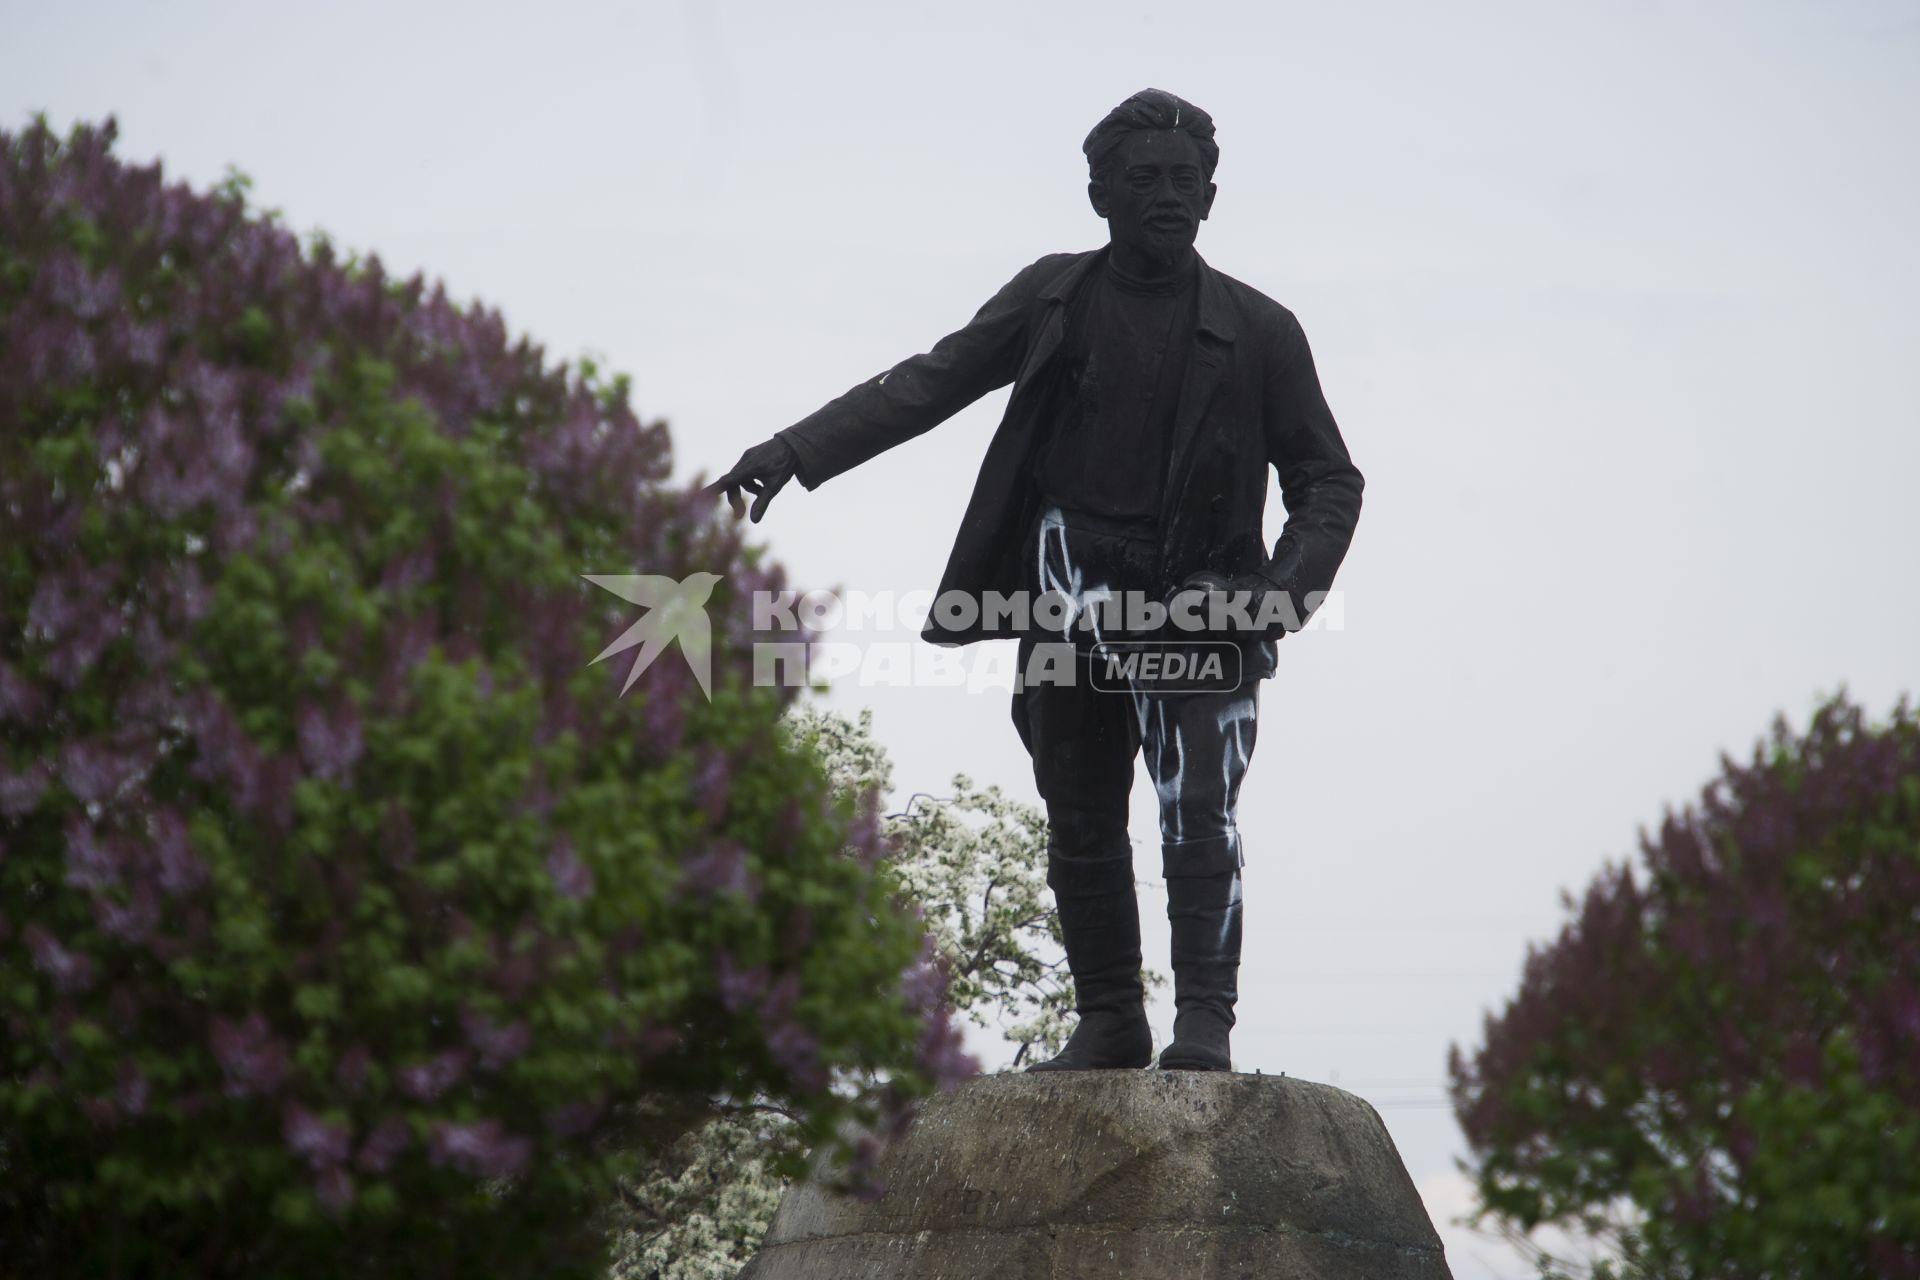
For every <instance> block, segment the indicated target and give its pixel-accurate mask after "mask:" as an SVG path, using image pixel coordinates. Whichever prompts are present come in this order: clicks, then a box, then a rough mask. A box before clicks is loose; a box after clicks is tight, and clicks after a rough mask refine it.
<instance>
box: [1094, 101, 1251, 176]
mask: <svg viewBox="0 0 1920 1280" xmlns="http://www.w3.org/2000/svg"><path fill="white" fill-rule="evenodd" d="M1176 129H1177V130H1179V131H1181V132H1183V133H1186V134H1189V135H1191V136H1192V137H1193V140H1194V141H1195V142H1198V143H1199V144H1200V162H1201V164H1202V165H1203V166H1205V168H1206V176H1207V178H1208V179H1209V180H1211V179H1212V178H1213V169H1214V166H1215V165H1217V164H1219V163H1220V146H1219V144H1218V143H1216V142H1215V141H1214V140H1213V117H1212V116H1210V115H1208V114H1207V113H1206V112H1204V111H1202V110H1201V109H1200V108H1198V107H1196V106H1194V105H1193V104H1192V103H1191V102H1188V101H1187V100H1186V99H1184V98H1176V97H1175V96H1174V95H1173V94H1171V93H1168V92H1167V91H1166V90H1165V89H1142V90H1141V91H1140V92H1138V93H1136V94H1134V95H1133V96H1132V97H1131V98H1128V99H1127V100H1126V101H1125V102H1123V103H1121V104H1120V105H1119V106H1117V107H1115V108H1114V109H1113V110H1111V111H1109V112H1107V115H1106V118H1105V119H1104V120H1102V121H1101V122H1100V123H1099V124H1097V125H1095V126H1093V132H1092V133H1089V134H1088V135H1087V140H1086V141H1085V142H1083V143H1081V144H1080V150H1082V151H1084V152H1085V153H1086V156H1087V173H1088V175H1089V176H1091V177H1093V178H1095V179H1098V178H1099V177H1100V176H1101V172H1102V171H1103V170H1104V169H1105V168H1106V167H1107V162H1108V161H1110V160H1111V159H1112V158H1113V153H1114V152H1115V151H1116V150H1117V149H1118V148H1119V146H1120V143H1121V141H1122V140H1123V139H1125V138H1126V136H1127V135H1128V134H1130V133H1139V132H1142V131H1152V132H1159V133H1170V132H1172V131H1174V130H1176Z"/></svg>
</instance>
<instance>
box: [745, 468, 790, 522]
mask: <svg viewBox="0 0 1920 1280" xmlns="http://www.w3.org/2000/svg"><path fill="white" fill-rule="evenodd" d="M786 483H787V482H786V481H785V480H779V479H775V480H769V481H767V482H765V483H764V484H763V485H762V486H761V488H760V496H759V498H757V499H756V500H755V501H754V504H753V522H754V523H755V524H759V523H760V517H761V516H763V515H765V514H767V504H768V503H770V502H772V501H773V495H774V494H776V493H778V492H780V490H781V489H782V488H783V487H785V485H786Z"/></svg>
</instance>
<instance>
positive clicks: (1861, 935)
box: [1450, 694, 1920, 1280]
mask: <svg viewBox="0 0 1920 1280" xmlns="http://www.w3.org/2000/svg"><path fill="white" fill-rule="evenodd" d="M1641 852H1642V857H1643V860H1644V867H1643V869H1642V870H1641V872H1640V873H1639V874H1638V875H1636V874H1635V872H1634V871H1633V869H1631V868H1630V867H1627V866H1625V865H1621V866H1617V867H1609V868H1608V869H1607V870H1606V871H1605V872H1603V873H1602V874H1601V875H1600V876H1599V877H1598V879H1596V881H1595V882H1594V883H1593V885H1592V886H1591V887H1590V888H1589V889H1588V890H1587V893H1586V897H1585V900H1584V901H1583V902H1582V903H1580V904H1579V906H1578V910H1577V914H1576V916H1575V918H1574V919H1573V920H1572V921H1571V922H1570V923H1569V924H1568V925H1567V926H1566V927H1565V929H1564V930H1563V931H1562V932H1561V935H1560V937H1559V939H1558V940H1557V941H1556V942H1554V943H1553V944H1552V945H1551V946H1547V947H1539V948H1535V949H1533V950H1532V951H1531V952H1530V954H1529V956H1528V959H1527V965H1526V972H1525V977H1524V980H1523V982H1522V984H1521V988H1520V991H1519V994H1517V995H1516V996H1515V997H1514V998H1513V999H1512V1000H1511V1001H1510V1002H1509V1003H1508V1005H1507V1007H1506V1009H1505V1010H1504V1011H1502V1012H1501V1013H1500V1014H1498V1015H1497V1016H1490V1017H1489V1018H1488V1020H1487V1025H1486V1032H1485V1043H1484V1044H1483V1045H1482V1046H1481V1047H1480V1048H1479V1049H1478V1050H1477V1051H1475V1052H1474V1053H1473V1054H1472V1055H1471V1056H1468V1055H1465V1054H1463V1053H1461V1051H1460V1050H1459V1048H1458V1047H1457V1046H1456V1047H1455V1048H1454V1050H1453V1052H1452V1057H1451V1064H1450V1069H1451V1076H1452V1091H1453V1096H1454V1101H1455V1105H1456V1110H1457V1114H1458V1116H1459V1120H1460V1124H1461V1127H1462V1128H1463V1129H1464V1131H1465V1133H1466V1136H1467V1139H1468V1142H1469V1144H1470V1146H1471V1149H1472V1152H1473V1157H1474V1160H1473V1163H1472V1164H1471V1165H1470V1166H1469V1171H1470V1172H1471V1174H1472V1175H1473V1177H1474V1179H1475V1181H1476V1183H1477V1185H1478V1194H1479V1201H1480V1205H1479V1209H1480V1213H1479V1217H1480V1218H1481V1219H1482V1220H1486V1219H1492V1220H1493V1221H1494V1222H1496V1223H1497V1224H1499V1225H1500V1226H1501V1228H1503V1229H1504V1230H1505V1231H1506V1232H1507V1233H1508V1234H1509V1235H1510V1236H1513V1237H1515V1238H1524V1237H1525V1236H1526V1233H1529V1232H1531V1231H1532V1230H1533V1229H1534V1228H1535V1227H1537V1226H1539V1225H1541V1224H1552V1225H1554V1226H1557V1227H1561V1228H1566V1229H1570V1230H1572V1231H1574V1232H1576V1233H1580V1234H1584V1235H1586V1236H1588V1237H1591V1238H1594V1239H1597V1240H1600V1241H1602V1242H1604V1243H1606V1244H1608V1245H1610V1246H1611V1250H1612V1252H1613V1253H1614V1255H1615V1258H1614V1260H1613V1261H1612V1262H1611V1263H1610V1264H1608V1265H1606V1266H1605V1267H1603V1268H1602V1269H1601V1270H1599V1271H1598V1272H1596V1274H1603V1275H1610V1276H1629V1277H1686V1278H1688V1280H1706V1278H1716V1280H1717V1278H1720V1277H1726V1278H1728V1280H1732V1278H1733V1277H1755V1276H1767V1277H1778V1278H1781V1280H1789V1278H1792V1280H1802V1278H1803V1280H1846V1278H1849V1277H1874V1278H1875V1280H1899V1278H1902V1277H1914V1276H1920V720H1916V717H1915V714H1914V712H1913V710H1912V709H1911V708H1910V707H1909V706H1908V704H1907V703H1905V702H1904V701H1903V702H1902V703H1901V704H1900V706H1898V707H1897V708H1896V709H1895V711H1894V713H1893V714H1892V716H1891V717H1890V719H1888V720H1887V721H1886V722H1885V723H1880V724H1875V723H1871V722H1869V721H1868V719H1867V718H1866V716H1865V714H1864V712H1863V711H1862V710H1861V709H1860V708H1859V707H1857V706H1855V705H1853V704H1851V703H1850V702H1849V701H1848V700H1847V699H1846V697H1845V695H1844V694H1842V695H1839V696H1836V697H1834V698H1832V699H1830V700H1828V701H1826V702H1824V703H1823V704H1822V705H1821V706H1820V707H1819V709H1818V710H1817V711H1816V713H1815V714H1814V715H1813V717H1812V720H1811V723H1810V724H1809V725H1808V728H1807V730H1806V732H1805V733H1804V734H1796V733H1794V732H1793V731H1792V730H1791V729H1790V728H1789V726H1788V725H1787V724H1786V723H1785V721H1784V720H1782V721H1779V722H1777V723H1776V724H1775V726H1774V730H1773V734H1772V738H1771V740H1770V741H1767V742H1763V743H1761V744H1760V745H1759V746H1758V747H1757V748H1756V749H1755V751H1754V755H1753V759H1752V762H1751V763H1750V764H1747V765H1745V766H1741V765H1736V764H1735V763H1734V762H1733V761H1732V760H1723V771H1722V774H1721V776H1720V777H1719V778H1718V779H1717V780H1715V781H1714V782H1713V783H1712V784H1711V785H1709V786H1708V787H1707V788H1706V789H1705V791H1703V792H1702V794H1701V797H1700V800H1699V802H1698V803H1697V804H1696V805H1693V806H1690V807H1689V808H1687V809H1686V810H1685V811H1684V812H1681V813H1671V812H1670V813H1669V814H1668V815H1667V817H1666V820H1665V822H1664V823H1663V824H1662V826H1661V828H1660V831H1659V833H1658V835H1657V836H1656V835H1651V834H1645V833H1643V835H1642V838H1641ZM1568 907H1569V909H1570V910H1571V909H1573V907H1574V903H1573V901H1572V899H1571V898H1569V899H1568ZM1539 1260H1540V1262H1541V1265H1542V1269H1543V1272H1544V1273H1545V1274H1560V1273H1561V1272H1562V1270H1563V1269H1564V1268H1563V1266H1562V1264H1561V1262H1560V1261H1559V1260H1556V1259H1553V1258H1551V1257H1549V1256H1541V1257H1540V1259H1539Z"/></svg>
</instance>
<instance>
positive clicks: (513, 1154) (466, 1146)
mask: <svg viewBox="0 0 1920 1280" xmlns="http://www.w3.org/2000/svg"><path fill="white" fill-rule="evenodd" d="M427 1150H428V1152H429V1154H430V1156H431V1158H432V1160H433V1163H434V1164H436V1165H443V1166H450V1167H452V1168H455V1169H458V1170H460V1171H461V1172H462V1173H469V1174H472V1175H473V1176H474V1177H476V1178H507V1177H511V1176H513V1175H514V1174H516V1173H518V1172H519V1171H520V1170H521V1168H522V1167H523V1166H525V1164H526V1163H527V1159H528V1158H529V1157H530V1156H531V1155H532V1154H533V1142H532V1140H531V1139H528V1138H522V1137H515V1136H514V1135H513V1134H511V1133H509V1132H508V1131H507V1129H506V1128H505V1126H503V1125H502V1124H501V1123H500V1122H499V1121H498V1120H478V1121H474V1122H473V1123H471V1124H453V1123H448V1122H442V1123H440V1124H437V1125H435V1126H434V1127H433V1132H432V1134H431V1135H430V1136H429V1138H428V1140H427Z"/></svg>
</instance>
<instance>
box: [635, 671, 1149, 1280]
mask: <svg viewBox="0 0 1920 1280" xmlns="http://www.w3.org/2000/svg"><path fill="white" fill-rule="evenodd" d="M788 722H789V726H790V729H791V731H792V733H793V735H794V737H795V738H796V739H797V741H798V745H801V746H803V747H805V748H806V749H809V750H811V751H814V752H817V753H818V754H819V756H820V758H821V760H822V762H823V763H824V765H825V767H826V770H827V774H828V776H829V777H830V778H831V779H832V780H833V785H834V788H835V789H836V790H837V791H839V792H841V793H842V794H844V795H848V796H858V795H885V794H890V793H891V792H892V789H893V767H892V763H891V762H890V761H889V760H888V759H887V756H886V753H885V751H884V750H883V749H882V748H881V746H880V744H879V743H878V742H877V741H876V740H875V739H874V736H873V716H872V713H871V712H868V711H862V712H861V713H860V715H859V717H858V718H857V719H850V718H848V717H846V716H842V715H837V714H835V713H833V712H829V711H825V710H822V709H821V708H819V707H818V706H815V705H813V704H808V703H800V704H796V705H795V706H794V708H793V709H792V711H791V712H790V713H789V715H788ZM886 833H887V836H888V838H889V840H890V841H891V845H892V852H891V853H890V854H889V856H888V858H887V861H886V862H885V864H884V869H885V870H886V872H887V873H888V875H889V876H890V877H891V878H892V879H893V880H894V881H895V882H896V883H897V884H898V885H899V888H900V892H901V893H902V894H903V895H904V896H905V898H906V900H907V901H909V902H911V903H913V904H914V905H915V906H916V907H917V908H918V910H919V911H920V912H921V913H922V915H923V917H924V919H925V921H926V924H927V930H928V936H929V939H930V941H931V943H932V948H933V955H934V956H935V957H936V958H937V960H938V963H939V967H940V969H941V970H942V972H944V973H945V974H946V976H947V978H948V980H949V982H950V984H951V985H950V986H949V988H948V998H949V1000H950V1002H951V1003H952V1005H953V1007H954V1008H955V1010H956V1011H957V1012H959V1013H960V1014H962V1015H963V1016H964V1017H966V1018H967V1020H969V1021H971V1022H972V1023H974V1024H975V1025H976V1026H978V1027H980V1028H981V1029H982V1030H985V1031H988V1032H997V1033H999V1035H1000V1036H1001V1037H1002V1038H1003V1040H1004V1042H1005V1043H1007V1044H1009V1045H1011V1046H1012V1048H1013V1051H1014V1052H1013V1059H1012V1063H1013V1066H1015V1067H1019V1066H1020V1065H1022V1064H1023V1063H1025V1062H1027V1061H1028V1060H1030V1059H1032V1058H1035V1057H1046V1056H1050V1055H1051V1054H1052V1053H1054V1052H1055V1051H1057V1050H1058V1049H1059V1047H1060V1044H1061V1042H1062V1041H1063V1040H1065V1038H1066V1034H1067V1032H1068V1031H1069V1030H1071V1029H1072V1016H1073V980H1072V977H1071V976H1070V975H1069V974H1068V973H1067V972H1066V963H1065V959H1064V956H1063V953H1062V951H1061V949H1060V930H1059V922H1058V919H1057V917H1056V915H1055V913H1054V910H1053V906H1052V899H1051V897H1050V895H1048V894H1047V892H1046V877H1047V830H1046V819H1045V817H1044V816H1043V815H1042V813H1041V812H1040V810H1039V809H1038V808H1036V807H1035V806H1033V805H1029V804H1022V803H1020V802H1018V801H1015V800H1012V799H1010V798H1009V797H1008V796H1006V795H1005V794H1004V793H1003V792H1001V791H1000V790H999V789H998V788H995V787H984V788H983V787H980V786H978V785H976V784H975V783H974V782H973V781H972V780H970V779H968V778H966V777H956V778H955V779H954V780H953V785H952V787H951V789H950V792H949V794H947V795H945V796H939V797H934V796H928V795H924V794H916V795H914V796H912V797H911V798H910V799H909V800H908V802H907V804H906V805H905V807H904V809H903V811H902V812H899V813H894V814H890V815H888V817H887V819H886ZM1145 978H1146V981H1147V986H1148V990H1150V991H1151V990H1153V989H1155V988H1157V987H1160V986H1164V985H1165V982H1166V979H1165V977H1164V976H1163V975H1160V974H1157V973H1153V972H1151V971H1149V972H1148V973H1147V974H1146V975H1145ZM797 1149H799V1141H798V1136H797V1129H796V1128H795V1126H794V1125H793V1124H792V1122H791V1121H790V1120H789V1119H788V1118H787V1117H786V1116H784V1115H783V1114H782V1113H781V1112H780V1111H779V1110H778V1109H775V1108H771V1107H761V1108H757V1109H739V1108H736V1109H733V1110H731V1111H728V1112H725V1113H723V1114H721V1115H719V1116H718V1117H716V1118H715V1119H714V1120H713V1121H712V1122H711V1123H709V1124H708V1125H706V1126H704V1127H703V1128H701V1129H699V1130H696V1131H694V1132H692V1133H690V1134H688V1135H687V1137H686V1138H685V1139H683V1140H682V1141H681V1142H680V1143H679V1144H677V1145H676V1146H675V1147H674V1148H673V1149H672V1150H671V1151H669V1152H668V1153H667V1154H666V1156H665V1157H664V1158H662V1159H660V1160H658V1161H656V1162H655V1163H654V1165H653V1167H652V1168H651V1169H650V1170H649V1171H648V1172H647V1174H645V1175H643V1176H641V1177H638V1178H635V1179H632V1180H630V1181H629V1182H627V1183H626V1184H624V1186H623V1189H622V1190H623V1194H622V1198H621V1202H620V1204H619V1205H618V1207H617V1208H616V1211H615V1221H616V1224H617V1229H618V1231H619V1234H620V1238H619V1243H618V1246H617V1248H616V1254H615V1267H614V1274H615V1276H616V1277H618V1280H729V1278H730V1277H731V1276H733V1275H734V1274H735V1273H736V1272H737V1271H738V1270H739V1269H740V1268H741V1267H742V1266H743V1265H745V1263H746V1261H747V1260H748V1259H749V1258H751V1257H752V1256H753V1252H754V1250H755V1249H756V1248H758V1247H759V1243H760V1239H761V1237H762V1236H763V1235H764V1234H765V1232H766V1229H767V1226H768V1225H769V1224H770V1223H771V1222H772V1220H773V1211H774V1209H775V1208H776V1207H778V1205H779V1200H780V1195H781V1193H782V1192H783V1191H785V1189H786V1185H787V1183H786V1178H785V1177H784V1176H783V1172H782V1168H781V1164H780V1161H779V1160H778V1156H779V1155H780V1154H782V1153H787V1152H792V1151H795V1150H797Z"/></svg>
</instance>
